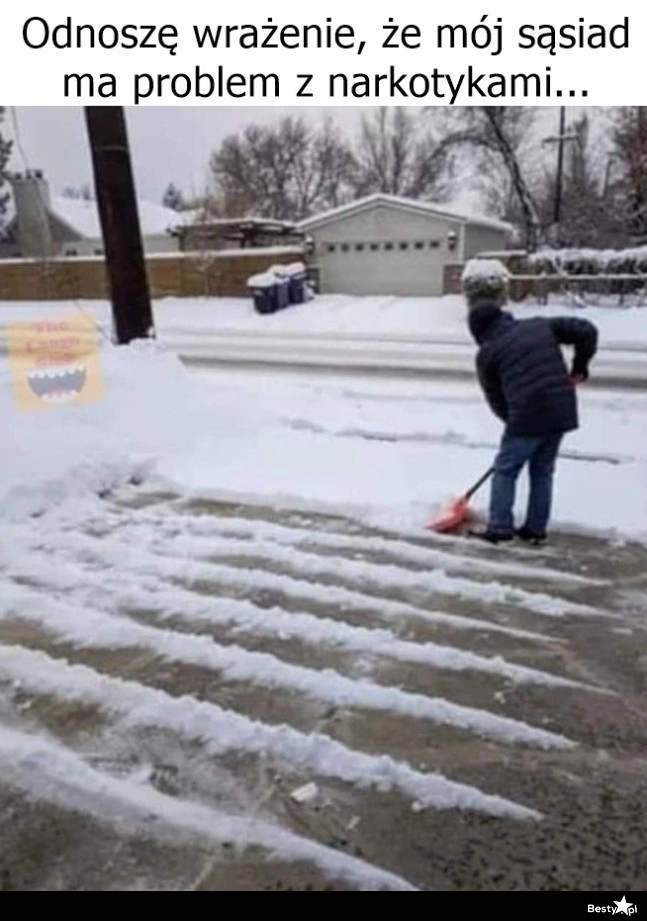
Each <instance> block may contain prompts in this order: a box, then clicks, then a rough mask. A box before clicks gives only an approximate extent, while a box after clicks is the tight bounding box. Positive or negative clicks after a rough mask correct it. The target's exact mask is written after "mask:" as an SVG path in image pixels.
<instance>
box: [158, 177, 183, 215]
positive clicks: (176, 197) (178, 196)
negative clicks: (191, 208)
mask: <svg viewBox="0 0 647 921" xmlns="http://www.w3.org/2000/svg"><path fill="white" fill-rule="evenodd" d="M162 204H163V205H164V207H165V208H170V209H171V211H182V210H183V209H184V207H185V204H184V195H183V194H182V192H181V190H180V189H178V187H177V186H176V185H175V183H174V182H169V184H168V185H167V187H166V189H165V191H164V195H163V196H162Z"/></svg>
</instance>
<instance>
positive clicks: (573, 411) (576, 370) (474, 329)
mask: <svg viewBox="0 0 647 921" xmlns="http://www.w3.org/2000/svg"><path fill="white" fill-rule="evenodd" d="M468 322H469V327H470V331H471V333H472V335H473V336H474V338H475V339H476V341H477V342H478V344H479V345H480V349H479V352H478V355H477V358H476V367H477V373H478V377H479V381H480V384H481V387H482V388H483V392H484V393H485V397H486V399H487V401H488V403H489V404H490V407H491V409H492V411H493V412H494V413H495V414H496V415H497V416H498V417H499V418H500V419H501V420H502V421H503V422H505V423H506V429H507V431H508V432H509V433H510V434H511V435H531V436H543V435H550V434H553V433H557V432H569V431H572V430H573V429H576V428H577V427H578V417H577V398H576V396H575V388H574V386H573V384H572V382H571V380H570V377H569V371H568V369H567V367H566V364H565V361H564V357H563V355H562V351H561V348H560V346H561V345H571V346H574V348H575V355H574V359H573V365H572V369H571V374H573V375H578V376H581V377H583V378H586V377H588V365H589V362H590V360H591V359H592V358H593V356H594V355H595V352H596V349H597V341H598V331H597V329H596V327H595V326H594V325H593V324H592V323H589V321H588V320H581V319H578V318H575V317H555V318H553V319H550V318H544V317H534V318H533V319H530V320H516V319H515V318H514V317H513V316H512V315H511V314H509V313H506V312H504V311H503V310H501V309H500V308H499V307H495V306H494V305H482V306H479V307H478V308H476V309H475V310H472V311H471V313H470V315H469V320H468Z"/></svg>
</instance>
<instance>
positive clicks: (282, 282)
mask: <svg viewBox="0 0 647 921" xmlns="http://www.w3.org/2000/svg"><path fill="white" fill-rule="evenodd" d="M285 268H286V267H285V266H284V265H273V266H272V268H271V269H270V270H269V274H271V275H273V276H274V284H275V286H276V309H277V310H284V309H285V308H286V307H289V305H290V279H289V277H288V275H287V274H286V271H285Z"/></svg>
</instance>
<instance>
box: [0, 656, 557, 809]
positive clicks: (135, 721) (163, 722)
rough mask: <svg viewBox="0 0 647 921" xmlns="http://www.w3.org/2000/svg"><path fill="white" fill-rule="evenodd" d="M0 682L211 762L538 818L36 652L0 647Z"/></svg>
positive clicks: (431, 777) (468, 790) (282, 729)
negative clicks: (195, 751)
mask: <svg viewBox="0 0 647 921" xmlns="http://www.w3.org/2000/svg"><path fill="white" fill-rule="evenodd" d="M0 676H2V677H3V678H4V680H6V681H11V682H13V683H14V690H20V691H21V692H24V691H29V692H31V693H33V694H45V695H52V696H54V697H56V698H58V699H60V700H65V701H71V702H82V703H85V704H88V703H90V704H94V705H95V706H96V707H98V708H99V709H100V710H101V711H103V712H104V713H108V714H112V715H113V716H114V715H115V714H116V715H119V717H120V719H121V721H122V722H123V724H124V725H125V726H137V727H150V728H154V729H155V728H157V729H160V728H164V729H167V730H170V731H171V732H173V733H176V734H177V735H179V736H180V737H182V738H184V739H189V740H191V741H194V742H199V743H200V744H202V745H205V746H206V748H207V751H208V753H209V754H210V755H211V756H213V757H215V756H217V755H223V754H225V753H227V752H241V751H243V752H248V753H251V754H255V755H265V756H266V757H270V758H272V759H273V760H275V761H276V762H277V763H279V764H281V765H283V766H285V767H288V768H289V769H291V770H295V771H306V772H308V773H310V774H314V775H316V776H320V777H328V778H331V779H335V780H341V781H344V782H345V783H350V784H353V785H355V786H358V787H363V788H368V787H372V788H374V789H377V790H385V791H386V790H391V789H395V790H398V791H399V792H400V793H402V794H403V795H405V796H406V797H408V798H409V799H412V800H414V801H415V802H416V803H418V804H419V806H420V807H425V806H427V807H430V806H433V807H434V808H436V809H454V808H458V809H469V810H475V811H479V812H484V813H487V814H489V815H495V816H500V817H505V818H513V819H537V818H541V816H540V815H539V813H537V812H536V811H535V810H533V809H529V808H527V807H525V806H521V805H519V804H517V803H514V802H512V801H511V800H508V799H505V798H504V797H500V796H496V795H492V794H487V793H483V792H481V791H480V790H478V789H477V788H476V787H472V786H469V785H467V784H462V783H458V782H455V781H451V780H448V779H447V778H446V777H444V776H443V775H442V774H423V773H421V772H420V771H416V770H415V769H414V768H412V767H411V766H410V765H408V764H406V763H405V762H401V761H396V760H395V759H393V758H391V757H390V756H388V755H370V754H367V753H365V752H360V751H355V750H353V749H351V748H348V747H347V746H345V745H343V744H342V743H340V742H336V741H334V740H333V739H331V738H329V737H328V736H326V735H323V734H320V733H310V734H307V735H306V734H305V733H303V732H300V731H299V730H296V729H292V728H290V727H288V726H269V725H267V724H264V723H260V722H257V721H254V720H251V719H250V718H249V717H247V716H244V715H242V714H238V713H235V712H233V711H229V710H224V709H223V708H221V707H219V706H218V705H216V704H213V703H208V702H206V701H200V700H197V699H196V698H194V697H187V696H184V697H174V696H172V695H170V694H168V693H167V692H165V691H162V690H159V689H157V688H150V687H147V686H145V685H142V684H139V683H137V682H133V681H126V680H124V679H121V678H116V677H113V676H110V675H106V674H102V673H100V672H97V671H96V670H94V669H92V668H88V667H87V666H85V665H71V664H69V663H68V662H67V661H66V660H65V659H56V658H52V657H51V656H49V655H47V654H46V653H43V652H38V651H34V650H30V649H26V648H24V647H21V646H7V645H4V644H2V643H0ZM1 735H2V734H1V733H0V736H1Z"/></svg>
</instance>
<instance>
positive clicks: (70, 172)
mask: <svg viewBox="0 0 647 921" xmlns="http://www.w3.org/2000/svg"><path fill="white" fill-rule="evenodd" d="M362 111H366V109H364V110H362V109H357V108H332V107H327V108H325V109H324V108H314V107H311V108H301V109H297V108H287V107H279V106H264V107H262V108H261V107H249V106H239V107H237V108H233V107H227V108H225V107H222V108H216V107H214V108H197V107H195V108H194V107H186V108H181V107H179V106H177V107H173V108H170V107H163V108H162V107H159V108H158V107H152V106H151V107H147V108H134V107H131V108H129V109H128V125H129V130H130V140H131V146H132V152H133V162H134V168H135V175H136V180H137V188H138V192H139V195H140V196H141V197H142V198H145V199H148V200H150V201H159V200H160V199H161V197H162V195H163V193H164V189H165V188H166V186H167V185H168V183H169V182H174V183H175V184H176V185H177V186H179V187H180V188H181V189H182V190H183V191H184V192H185V193H187V194H189V195H190V194H192V192H193V190H194V189H195V191H197V192H199V191H200V190H201V189H202V188H203V187H204V181H205V177H206V174H207V162H208V159H209V155H210V153H211V152H212V151H213V150H214V149H215V148H216V147H217V146H218V143H219V142H220V141H221V140H222V139H223V138H224V137H225V136H226V135H227V134H230V133H231V132H232V131H238V130H239V129H241V128H243V127H244V126H245V125H246V124H247V123H248V122H251V121H255V122H272V121H276V120H277V119H278V118H280V117H281V116H283V115H288V114H293V115H294V114H299V113H302V114H305V115H307V117H309V118H312V119H320V118H322V116H323V115H324V114H327V115H329V116H332V117H333V118H334V119H335V120H336V121H338V122H339V124H340V125H341V126H342V127H343V128H344V129H348V130H352V129H354V127H355V126H356V124H357V121H358V118H359V116H360V114H361V112H362ZM15 116H16V119H17V121H18V126H19V132H20V138H21V140H22V147H23V149H24V154H25V159H26V160H27V163H26V164H25V162H23V157H22V156H21V152H20V150H19V149H18V146H17V145H15V147H14V155H13V162H12V164H11V167H12V169H15V170H24V169H25V168H26V166H28V167H30V168H31V169H37V168H41V169H43V170H45V173H46V175H47V177H48V178H49V180H50V183H51V186H52V190H53V191H54V192H59V193H60V192H61V191H62V190H63V188H64V187H65V186H80V185H83V184H84V183H86V182H89V181H90V179H91V166H90V154H89V150H88V143H87V138H86V134H85V125H84V122H83V110H82V109H81V108H77V107H60V108H59V107H47V108H44V107H43V108H41V107H39V106H23V107H18V108H16V109H15ZM12 122H13V118H12V114H11V113H10V112H9V111H7V119H6V124H5V125H3V132H6V133H7V134H8V135H9V136H13V133H14V132H13V125H12Z"/></svg>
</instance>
